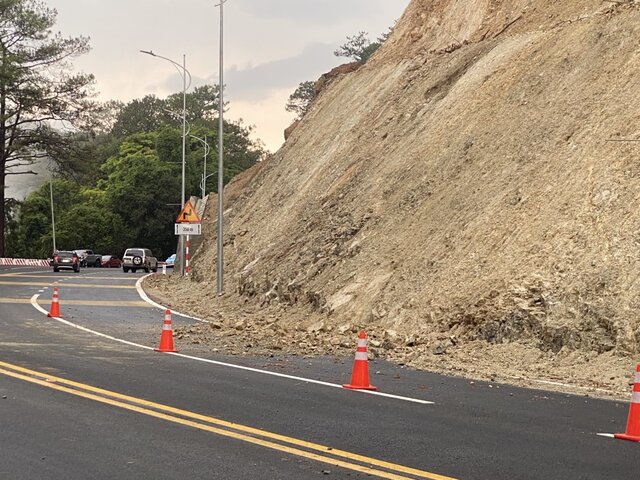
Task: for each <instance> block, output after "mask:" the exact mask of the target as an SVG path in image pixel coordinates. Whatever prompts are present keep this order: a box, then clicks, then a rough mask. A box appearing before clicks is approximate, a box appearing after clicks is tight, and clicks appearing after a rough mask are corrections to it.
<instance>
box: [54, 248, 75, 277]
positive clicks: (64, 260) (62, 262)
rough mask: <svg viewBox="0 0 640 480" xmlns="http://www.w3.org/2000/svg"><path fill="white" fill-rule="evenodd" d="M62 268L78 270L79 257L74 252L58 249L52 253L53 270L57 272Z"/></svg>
mask: <svg viewBox="0 0 640 480" xmlns="http://www.w3.org/2000/svg"><path fill="white" fill-rule="evenodd" d="M62 268H70V269H71V270H73V271H74V272H79V271H80V259H79V258H78V255H77V254H76V252H67V251H58V252H56V253H55V254H54V255H53V271H54V272H59V271H60V269H62Z"/></svg>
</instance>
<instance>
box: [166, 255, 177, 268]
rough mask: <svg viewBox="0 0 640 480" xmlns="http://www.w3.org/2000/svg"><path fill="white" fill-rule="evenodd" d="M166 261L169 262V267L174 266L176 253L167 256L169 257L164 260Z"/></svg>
mask: <svg viewBox="0 0 640 480" xmlns="http://www.w3.org/2000/svg"><path fill="white" fill-rule="evenodd" d="M164 263H166V264H167V267H169V268H170V267H173V266H174V265H175V263H176V254H175V253H174V254H173V255H169V257H167V259H166V260H165V261H164Z"/></svg>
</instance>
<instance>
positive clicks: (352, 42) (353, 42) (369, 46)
mask: <svg viewBox="0 0 640 480" xmlns="http://www.w3.org/2000/svg"><path fill="white" fill-rule="evenodd" d="M390 33H391V29H389V31H388V32H386V33H383V34H382V35H380V37H378V39H377V40H376V41H375V42H371V40H369V34H368V33H367V32H358V34H357V35H353V36H351V37H347V41H346V43H344V44H342V45H340V47H338V49H337V50H335V51H334V52H333V54H334V55H335V56H336V57H347V58H351V59H353V60H355V61H356V62H360V63H366V62H367V60H369V58H370V57H371V55H373V53H374V52H375V51H376V50H377V49H378V48H380V45H382V44H383V43H384V42H385V41H386V40H387V38H388V37H389V34H390Z"/></svg>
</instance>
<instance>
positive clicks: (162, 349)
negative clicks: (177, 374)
mask: <svg viewBox="0 0 640 480" xmlns="http://www.w3.org/2000/svg"><path fill="white" fill-rule="evenodd" d="M153 351H154V352H162V353H178V350H173V349H169V348H154V349H153Z"/></svg>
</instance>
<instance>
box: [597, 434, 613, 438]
mask: <svg viewBox="0 0 640 480" xmlns="http://www.w3.org/2000/svg"><path fill="white" fill-rule="evenodd" d="M596 435H598V436H600V437H607V438H616V437H614V436H613V433H596Z"/></svg>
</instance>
